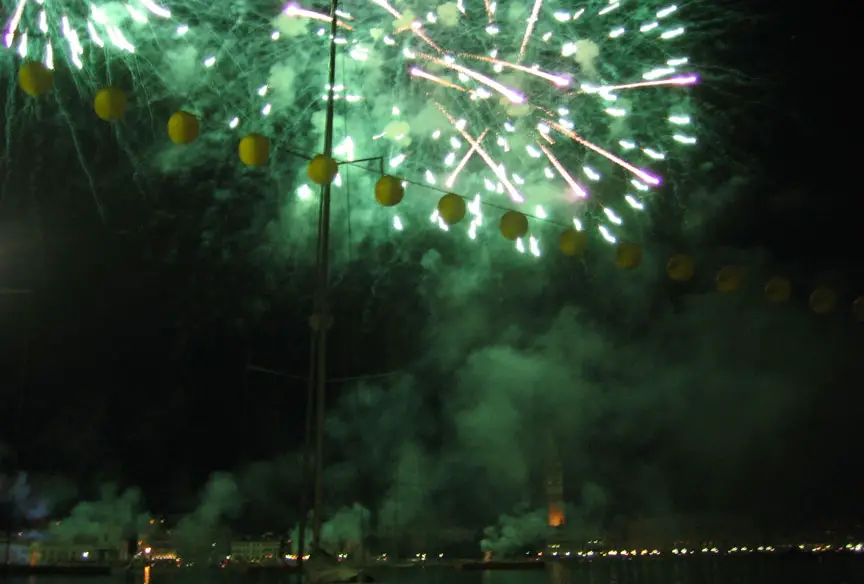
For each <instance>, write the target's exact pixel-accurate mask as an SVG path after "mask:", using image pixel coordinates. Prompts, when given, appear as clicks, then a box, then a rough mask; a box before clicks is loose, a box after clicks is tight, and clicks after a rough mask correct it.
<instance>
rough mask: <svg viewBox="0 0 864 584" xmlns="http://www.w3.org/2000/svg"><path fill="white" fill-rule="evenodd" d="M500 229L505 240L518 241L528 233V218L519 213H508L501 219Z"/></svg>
mask: <svg viewBox="0 0 864 584" xmlns="http://www.w3.org/2000/svg"><path fill="white" fill-rule="evenodd" d="M498 229H499V230H500V231H501V235H503V236H504V238H505V239H509V240H510V241H516V240H517V239H519V238H520V237H524V236H525V235H526V234H527V233H528V217H526V216H525V215H523V214H522V213H519V212H518V211H507V212H506V213H504V215H503V216H502V217H501V223H500V224H499V226H498Z"/></svg>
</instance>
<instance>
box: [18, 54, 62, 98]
mask: <svg viewBox="0 0 864 584" xmlns="http://www.w3.org/2000/svg"><path fill="white" fill-rule="evenodd" d="M53 83H54V72H53V71H51V69H49V68H48V67H46V66H45V65H43V64H42V63H40V62H39V61H25V62H24V64H23V65H21V68H20V69H18V85H19V86H20V87H21V90H22V91H24V93H26V94H27V95H32V96H33V97H36V96H39V95H42V94H43V93H46V92H47V91H48V90H49V89H51V85H52V84H53Z"/></svg>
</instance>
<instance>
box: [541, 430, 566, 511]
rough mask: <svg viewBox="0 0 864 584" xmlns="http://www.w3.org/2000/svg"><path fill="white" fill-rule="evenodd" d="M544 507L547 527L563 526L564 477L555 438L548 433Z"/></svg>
mask: <svg viewBox="0 0 864 584" xmlns="http://www.w3.org/2000/svg"><path fill="white" fill-rule="evenodd" d="M546 508H547V514H548V522H549V527H553V528H559V527H563V526H564V520H565V517H564V477H563V471H562V469H561V458H560V457H559V455H558V448H557V446H556V444H555V438H554V437H553V436H552V434H549V438H548V445H547V460H546Z"/></svg>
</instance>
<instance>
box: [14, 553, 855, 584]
mask: <svg viewBox="0 0 864 584" xmlns="http://www.w3.org/2000/svg"><path fill="white" fill-rule="evenodd" d="M370 574H371V575H372V576H373V577H374V578H375V581H376V582H380V583H382V584H853V583H860V582H864V558H861V557H856V556H853V555H851V554H846V555H838V556H835V557H831V556H822V557H814V556H803V557H796V558H780V557H776V556H775V557H773V558H770V559H747V560H738V559H731V558H728V557H727V558H718V559H711V560H707V561H688V560H677V559H676V560H668V561H666V560H649V561H644V560H635V561H612V562H591V563H582V564H578V563H574V564H550V565H548V566H547V567H546V569H545V570H531V571H489V572H479V571H456V570H453V569H450V568H436V567H428V568H421V567H416V568H407V569H379V570H374V569H373V570H371V571H370ZM3 581H4V583H5V582H6V581H7V580H6V579H5V578H4V579H3ZM8 582H9V584H301V580H300V579H299V577H298V576H295V575H288V574H279V573H274V572H257V573H256V572H249V573H244V572H233V571H229V570H218V569H212V570H210V569H203V570H194V569H192V570H190V569H170V568H169V569H153V570H150V569H144V570H136V571H135V572H129V573H126V574H125V575H119V576H110V577H109V576H106V577H73V578H69V577H59V576H51V577H46V576H41V577H35V576H29V577H20V578H16V577H10V578H9V579H8Z"/></svg>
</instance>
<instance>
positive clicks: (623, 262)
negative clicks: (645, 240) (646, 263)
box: [615, 241, 642, 270]
mask: <svg viewBox="0 0 864 584" xmlns="http://www.w3.org/2000/svg"><path fill="white" fill-rule="evenodd" d="M641 264H642V248H641V247H640V246H638V245H636V244H635V243H627V242H626V241H625V242H622V243H620V244H618V247H617V248H616V249H615V265H616V266H618V267H619V268H621V269H622V270H633V269H635V268H638V267H639V266H640V265H641Z"/></svg>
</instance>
